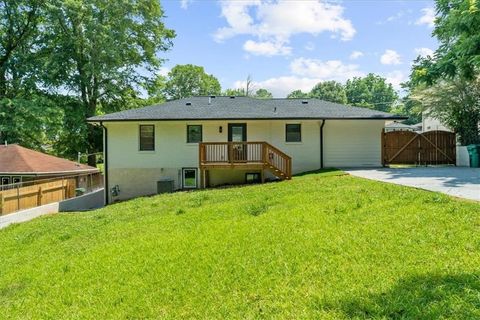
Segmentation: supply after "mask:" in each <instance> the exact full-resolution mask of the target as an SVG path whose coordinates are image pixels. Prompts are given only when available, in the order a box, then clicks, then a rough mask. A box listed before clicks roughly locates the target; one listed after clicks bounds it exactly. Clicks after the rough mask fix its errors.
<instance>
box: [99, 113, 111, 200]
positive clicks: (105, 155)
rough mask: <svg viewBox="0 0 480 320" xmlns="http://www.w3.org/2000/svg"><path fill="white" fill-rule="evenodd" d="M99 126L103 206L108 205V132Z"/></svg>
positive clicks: (101, 123)
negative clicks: (101, 142)
mask: <svg viewBox="0 0 480 320" xmlns="http://www.w3.org/2000/svg"><path fill="white" fill-rule="evenodd" d="M100 126H101V127H102V128H103V171H104V186H103V187H104V190H105V205H107V204H108V194H109V192H110V189H109V188H108V130H107V127H105V126H104V125H103V122H102V121H100Z"/></svg>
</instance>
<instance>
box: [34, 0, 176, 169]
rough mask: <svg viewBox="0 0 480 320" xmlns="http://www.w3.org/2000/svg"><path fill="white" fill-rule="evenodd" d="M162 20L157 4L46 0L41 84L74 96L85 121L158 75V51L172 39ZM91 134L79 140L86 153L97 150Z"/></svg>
mask: <svg viewBox="0 0 480 320" xmlns="http://www.w3.org/2000/svg"><path fill="white" fill-rule="evenodd" d="M163 17H164V16H163V10H162V8H161V6H160V3H159V1H158V0H119V1H103V0H71V1H63V0H52V4H51V5H50V6H49V10H48V18H47V23H46V25H45V26H44V28H45V30H49V31H50V32H48V33H45V34H44V38H43V43H44V44H45V49H44V50H43V54H44V55H45V56H48V57H49V59H48V63H46V64H45V69H44V72H45V76H44V78H43V81H44V83H45V84H46V85H47V86H49V87H55V88H57V89H58V90H65V89H66V90H69V91H70V92H72V93H74V94H75V95H77V96H78V97H79V99H80V101H81V103H82V104H81V106H82V108H83V109H84V115H85V117H90V116H93V115H95V114H96V113H97V112H99V111H101V109H102V106H103V105H105V104H108V103H109V102H112V101H115V100H122V99H123V94H124V93H125V92H128V90H130V89H132V88H134V89H135V90H139V89H140V88H141V87H142V86H144V85H145V83H146V82H147V80H149V79H151V78H152V77H153V74H154V73H155V72H156V71H158V69H159V67H160V66H161V63H162V60H161V59H160V58H159V57H158V53H159V52H161V51H166V50H168V49H169V48H170V47H171V40H172V39H173V38H174V36H175V33H174V32H173V31H172V30H170V29H167V28H166V27H165V26H164V23H163ZM141 71H142V72H141ZM83 121H85V119H83ZM96 130H98V129H95V128H94V127H93V126H89V130H88V135H87V139H85V140H84V144H85V149H88V151H89V153H93V152H96V151H99V149H100V148H101V140H99V139H98V138H97V137H98V136H99V135H98V132H96ZM89 164H91V165H93V164H94V159H92V158H90V159H89Z"/></svg>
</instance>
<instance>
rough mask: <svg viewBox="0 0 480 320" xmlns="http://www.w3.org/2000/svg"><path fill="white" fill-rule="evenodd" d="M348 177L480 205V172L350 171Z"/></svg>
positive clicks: (450, 169)
mask: <svg viewBox="0 0 480 320" xmlns="http://www.w3.org/2000/svg"><path fill="white" fill-rule="evenodd" d="M345 171H346V172H347V173H349V174H351V175H353V176H357V177H362V178H367V179H372V180H378V181H384V182H390V183H395V184H400V185H404V186H409V187H416V188H421V189H425V190H431V191H437V192H442V193H445V194H448V195H451V196H455V197H459V198H465V199H471V200H476V201H480V168H464V167H418V168H401V169H400V168H377V169H365V168H362V169H349V170H345Z"/></svg>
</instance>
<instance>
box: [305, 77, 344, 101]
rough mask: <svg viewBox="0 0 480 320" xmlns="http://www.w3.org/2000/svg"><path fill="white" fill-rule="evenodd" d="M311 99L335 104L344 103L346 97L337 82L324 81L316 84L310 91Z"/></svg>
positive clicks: (342, 88)
mask: <svg viewBox="0 0 480 320" xmlns="http://www.w3.org/2000/svg"><path fill="white" fill-rule="evenodd" d="M309 96H310V97H311V98H317V99H321V100H325V101H330V102H335V103H346V102H347V96H346V94H345V88H344V86H343V85H342V84H341V83H339V82H337V81H324V82H319V83H317V84H316V85H315V86H314V87H313V89H312V90H311V91H310V93H309Z"/></svg>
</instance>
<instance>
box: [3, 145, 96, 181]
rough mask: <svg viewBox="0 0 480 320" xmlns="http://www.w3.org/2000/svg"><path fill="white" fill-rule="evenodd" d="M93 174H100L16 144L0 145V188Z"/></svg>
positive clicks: (92, 168) (85, 166)
mask: <svg viewBox="0 0 480 320" xmlns="http://www.w3.org/2000/svg"><path fill="white" fill-rule="evenodd" d="M95 173H97V174H100V172H99V170H98V169H97V168H94V167H90V166H87V165H84V164H79V163H76V162H73V161H70V160H65V159H62V158H58V157H54V156H51V155H48V154H44V153H41V152H38V151H34V150H31V149H27V148H24V147H22V146H19V145H17V144H9V145H0V186H2V185H8V184H12V183H23V182H29V181H33V180H43V179H49V178H54V177H60V176H62V177H64V176H79V175H85V174H95Z"/></svg>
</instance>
